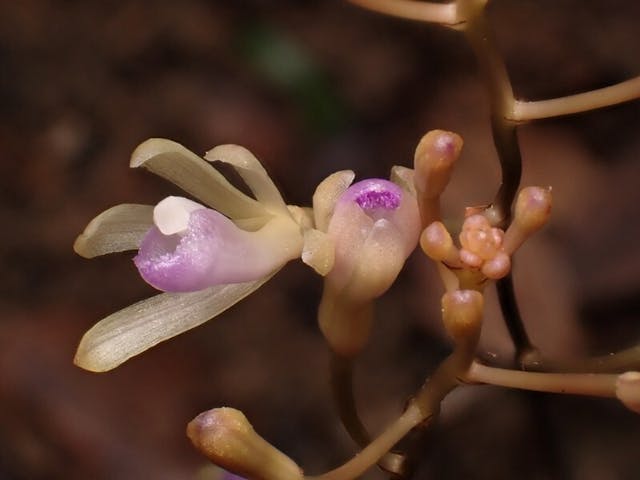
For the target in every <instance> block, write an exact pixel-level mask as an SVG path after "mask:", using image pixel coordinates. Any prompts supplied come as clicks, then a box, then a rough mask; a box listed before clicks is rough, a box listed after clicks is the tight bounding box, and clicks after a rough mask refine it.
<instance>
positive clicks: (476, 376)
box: [463, 362, 618, 398]
mask: <svg viewBox="0 0 640 480" xmlns="http://www.w3.org/2000/svg"><path fill="white" fill-rule="evenodd" d="M463 378H464V380H466V381H469V382H473V383H485V384H489V385H496V386H499V387H507V388H519V389H522V390H532V391H536V392H549V393H567V394H572V395H590V396H593V397H609V398H615V397H616V380H617V378H618V375H617V374H594V373H538V372H523V371H522V370H507V369H504V368H494V367H488V366H486V365H482V364H481V363H478V362H473V364H472V365H471V368H470V369H469V370H468V372H467V374H466V375H465V376H464V377H463Z"/></svg>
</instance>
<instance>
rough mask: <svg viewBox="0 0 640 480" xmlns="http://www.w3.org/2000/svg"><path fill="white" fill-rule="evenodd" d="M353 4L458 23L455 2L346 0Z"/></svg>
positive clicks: (425, 18) (444, 23)
mask: <svg viewBox="0 0 640 480" xmlns="http://www.w3.org/2000/svg"><path fill="white" fill-rule="evenodd" d="M348 1H349V2H351V3H353V4H354V5H358V6H360V7H363V8H366V9H368V10H373V11H374V12H378V13H384V14H386V15H391V16H394V17H400V18H408V19H410V20H419V21H422V22H432V23H440V24H442V25H449V26H453V25H456V24H457V23H460V20H459V19H458V17H457V14H456V4H455V2H453V3H432V2H419V1H418V2H416V1H412V0H392V1H389V0H348Z"/></svg>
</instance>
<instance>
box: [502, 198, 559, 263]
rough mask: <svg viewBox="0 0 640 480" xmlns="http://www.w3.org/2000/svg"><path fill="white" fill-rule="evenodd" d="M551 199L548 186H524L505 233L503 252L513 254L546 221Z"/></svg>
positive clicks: (549, 213)
mask: <svg viewBox="0 0 640 480" xmlns="http://www.w3.org/2000/svg"><path fill="white" fill-rule="evenodd" d="M551 200H552V197H551V188H550V187H547V188H543V187H526V188H523V189H522V190H521V191H520V193H519V194H518V198H517V200H516V206H515V211H514V215H513V222H512V223H511V225H510V226H509V228H508V229H507V233H506V234H505V239H504V250H505V252H507V253H508V254H510V255H511V254H513V252H515V251H516V250H517V249H518V247H520V245H522V243H523V242H524V241H525V240H526V239H527V238H529V236H531V235H532V234H533V233H535V232H537V231H538V230H540V229H541V228H542V227H543V226H544V225H545V224H546V223H547V221H548V220H549V217H550V216H551Z"/></svg>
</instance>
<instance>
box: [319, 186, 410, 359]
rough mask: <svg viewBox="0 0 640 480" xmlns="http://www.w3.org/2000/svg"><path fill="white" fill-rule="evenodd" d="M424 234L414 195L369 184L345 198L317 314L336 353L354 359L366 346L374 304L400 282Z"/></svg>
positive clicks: (332, 230)
mask: <svg viewBox="0 0 640 480" xmlns="http://www.w3.org/2000/svg"><path fill="white" fill-rule="evenodd" d="M419 233H420V218H419V214H418V206H417V203H416V201H415V197H414V196H413V195H411V194H410V193H409V192H406V191H403V190H402V189H401V188H400V187H399V186H398V185H396V184H394V183H392V182H390V181H388V180H380V179H371V180H364V181H361V182H358V183H355V184H354V185H352V186H351V187H349V188H348V189H347V190H346V191H344V193H342V195H340V197H339V198H338V200H337V202H336V203H335V207H334V209H333V214H332V216H331V218H330V220H329V222H328V226H327V235H328V236H329V237H330V238H331V239H332V241H333V244H334V246H335V255H334V263H333V268H332V269H331V271H330V272H329V273H328V274H327V276H326V277H325V287H324V291H323V296H322V300H321V302H320V308H319V311H318V320H319V324H320V329H321V330H322V332H323V334H324V335H325V337H326V338H327V340H328V342H329V344H330V345H331V347H332V349H333V350H334V351H335V352H337V353H339V354H342V355H345V356H352V355H355V354H356V353H357V352H359V351H360V349H361V348H362V346H363V345H364V344H365V343H366V340H367V338H368V336H369V329H370V324H371V306H370V302H371V301H373V300H374V299H375V298H377V297H378V296H380V295H382V294H383V293H384V292H385V291H386V290H387V289H388V288H389V287H390V286H391V284H392V283H393V282H394V281H395V279H396V277H397V276H398V273H400V270H401V269H402V266H403V265H404V262H405V260H406V259H407V257H408V256H409V254H410V253H411V252H412V251H413V249H414V248H415V246H416V244H417V243H418V235H419Z"/></svg>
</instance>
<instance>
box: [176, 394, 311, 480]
mask: <svg viewBox="0 0 640 480" xmlns="http://www.w3.org/2000/svg"><path fill="white" fill-rule="evenodd" d="M187 436H188V437H189V438H190V439H191V442H193V444H194V445H195V447H196V448H197V449H198V450H200V452H202V453H203V454H204V455H206V456H207V458H209V460H211V461H212V462H213V463H215V464H216V465H218V466H220V467H222V468H224V469H226V470H229V471H230V472H233V473H236V474H238V475H241V476H243V477H246V478H251V479H256V480H301V479H302V478H303V474H302V470H301V469H300V467H298V465H296V463H295V462H294V461H293V460H291V459H290V458H289V457H287V456H286V455H285V454H284V453H282V452H281V451H279V450H278V449H276V448H275V447H274V446H273V445H271V444H270V443H269V442H267V441H266V440H265V439H264V438H262V437H261V436H260V435H258V434H257V433H256V432H255V430H254V429H253V427H252V426H251V424H250V423H249V421H248V420H247V418H246V417H245V416H244V414H243V413H242V412H241V411H239V410H236V409H234V408H228V407H223V408H214V409H213V410H209V411H206V412H204V413H201V414H200V415H198V416H197V417H196V418H194V419H193V420H192V421H191V422H189V425H188V426H187Z"/></svg>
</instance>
